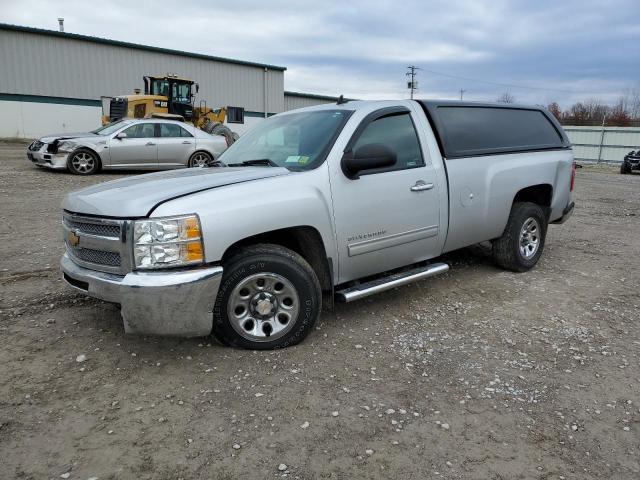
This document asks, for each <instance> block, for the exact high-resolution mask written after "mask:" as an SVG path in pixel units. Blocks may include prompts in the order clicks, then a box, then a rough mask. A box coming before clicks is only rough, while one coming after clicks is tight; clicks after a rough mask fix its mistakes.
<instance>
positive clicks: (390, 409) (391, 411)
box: [384, 408, 396, 415]
mask: <svg viewBox="0 0 640 480" xmlns="http://www.w3.org/2000/svg"><path fill="white" fill-rule="evenodd" d="M384 413H386V414H387V415H392V414H394V413H396V411H395V410H394V409H393V408H388V409H387V411H386V412H384Z"/></svg>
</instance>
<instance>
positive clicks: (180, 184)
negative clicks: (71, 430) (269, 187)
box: [62, 167, 290, 218]
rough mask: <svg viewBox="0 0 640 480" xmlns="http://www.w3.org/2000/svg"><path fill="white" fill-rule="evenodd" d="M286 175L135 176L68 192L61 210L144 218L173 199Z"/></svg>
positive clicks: (246, 170)
mask: <svg viewBox="0 0 640 480" xmlns="http://www.w3.org/2000/svg"><path fill="white" fill-rule="evenodd" d="M289 173H290V172H289V170H287V169H286V168H282V167H280V168H276V167H235V168H233V167H212V168H189V169H184V170H169V171H166V172H158V173H149V174H146V175H136V176H134V177H128V178H123V179H120V180H112V181H110V182H105V183H101V184H98V185H94V186H92V187H88V188H83V189H82V190H78V191H76V192H71V193H69V194H68V195H67V196H66V197H65V199H64V200H63V202H62V208H64V209H65V210H67V211H70V212H75V213H83V214H87V215H98V216H104V217H122V218H136V217H146V216H148V215H150V214H151V212H152V211H153V210H154V209H155V208H156V207H157V206H158V205H159V204H161V203H164V202H166V201H168V200H171V199H174V198H176V197H183V196H185V195H189V194H191V193H196V192H201V191H203V190H209V189H211V188H216V187H223V186H225V185H231V184H234V183H242V182H249V181H252V180H259V179H262V178H269V177H277V176H281V175H287V174H289ZM185 213H190V212H185Z"/></svg>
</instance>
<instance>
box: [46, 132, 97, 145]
mask: <svg viewBox="0 0 640 480" xmlns="http://www.w3.org/2000/svg"><path fill="white" fill-rule="evenodd" d="M96 137H100V135H97V134H95V133H91V132H78V133H52V134H51V135H46V136H44V137H42V138H41V139H40V141H41V142H44V143H51V142H53V141H54V140H69V139H72V138H96Z"/></svg>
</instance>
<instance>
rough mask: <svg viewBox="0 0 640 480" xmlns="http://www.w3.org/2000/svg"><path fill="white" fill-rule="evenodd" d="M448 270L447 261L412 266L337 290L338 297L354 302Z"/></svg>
mask: <svg viewBox="0 0 640 480" xmlns="http://www.w3.org/2000/svg"><path fill="white" fill-rule="evenodd" d="M447 270H449V265H447V264H446V263H433V264H431V265H427V266H426V267H418V268H412V269H411V270H405V271H404V272H400V273H394V274H392V275H389V276H386V277H382V278H377V279H375V280H371V281H369V282H366V283H361V284H359V285H355V286H353V287H349V288H345V289H344V290H338V291H337V292H336V299H337V300H338V301H340V302H353V301H354V300H360V299H361V298H364V297H368V296H369V295H373V294H374V293H380V292H384V291H385V290H389V289H391V288H395V287H400V286H402V285H406V284H408V283H411V282H415V281H417V280H422V279H424V278H429V277H433V276H435V275H439V274H441V273H444V272H446V271H447Z"/></svg>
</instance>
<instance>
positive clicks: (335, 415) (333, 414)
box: [331, 410, 340, 417]
mask: <svg viewBox="0 0 640 480" xmlns="http://www.w3.org/2000/svg"><path fill="white" fill-rule="evenodd" d="M338 415H340V412H338V411H337V410H336V411H334V412H331V416H332V417H337V416H338Z"/></svg>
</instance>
